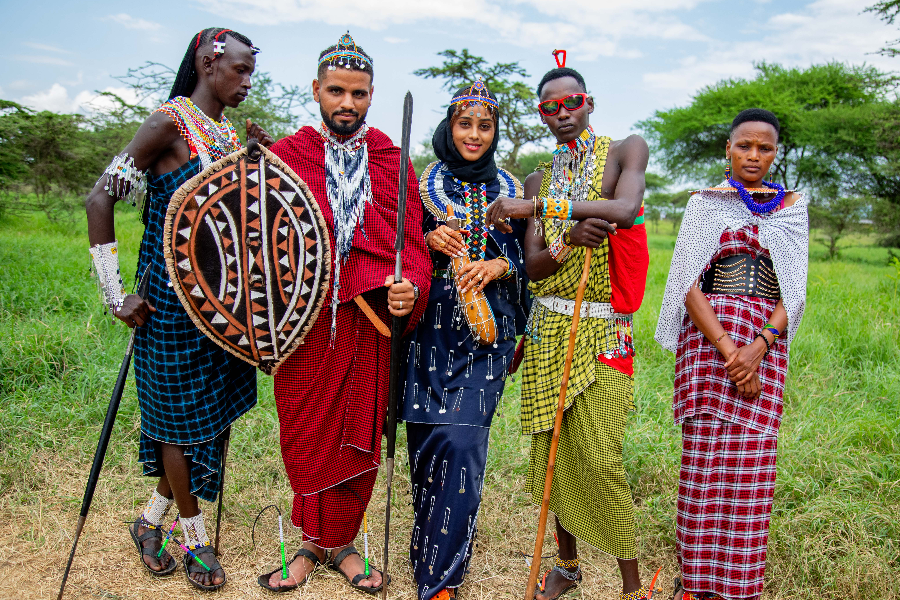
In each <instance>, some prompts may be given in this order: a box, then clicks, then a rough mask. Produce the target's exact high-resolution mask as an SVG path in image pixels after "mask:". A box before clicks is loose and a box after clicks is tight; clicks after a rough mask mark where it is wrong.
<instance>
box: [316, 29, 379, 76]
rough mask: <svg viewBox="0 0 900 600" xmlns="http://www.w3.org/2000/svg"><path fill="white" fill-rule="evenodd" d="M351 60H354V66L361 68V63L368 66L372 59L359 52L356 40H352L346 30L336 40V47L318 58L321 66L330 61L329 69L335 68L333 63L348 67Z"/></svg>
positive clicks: (370, 64)
mask: <svg viewBox="0 0 900 600" xmlns="http://www.w3.org/2000/svg"><path fill="white" fill-rule="evenodd" d="M352 61H356V66H357V67H358V68H360V69H362V68H363V63H365V64H367V65H369V66H370V67H371V66H372V61H371V60H370V59H369V57H368V56H366V55H365V54H363V53H361V52H359V48H358V47H357V46H356V42H354V41H353V37H352V36H351V35H350V32H349V31H348V32H347V33H345V34H344V35H342V36H341V39H339V40H338V43H337V48H335V49H334V50H333V51H331V52H329V53H328V54H326V55H325V56H323V57H322V58H320V59H319V66H320V67H321V66H322V64H323V63H326V62H330V63H331V64H330V65H328V69H329V70H331V71H334V70H335V69H336V68H337V67H336V66H335V64H337V65H343V66H345V67H347V68H348V69H349V68H350V66H351V62H352Z"/></svg>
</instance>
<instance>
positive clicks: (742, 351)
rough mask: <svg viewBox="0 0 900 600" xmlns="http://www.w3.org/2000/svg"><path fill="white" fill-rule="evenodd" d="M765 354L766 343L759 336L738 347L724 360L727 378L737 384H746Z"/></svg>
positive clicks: (754, 373) (754, 374)
mask: <svg viewBox="0 0 900 600" xmlns="http://www.w3.org/2000/svg"><path fill="white" fill-rule="evenodd" d="M765 354H766V344H765V342H763V341H762V340H761V339H759V338H756V339H755V340H753V341H752V342H751V343H749V344H747V345H746V346H741V347H739V348H738V349H737V352H734V353H733V354H731V355H730V356H728V357H727V360H726V361H725V369H726V370H727V371H728V378H729V379H730V380H731V381H732V382H733V383H735V384H737V385H738V386H741V385H746V384H747V383H748V382H749V381H750V380H751V379H752V378H753V377H754V376H756V373H757V370H758V369H759V363H761V362H762V359H763V356H765Z"/></svg>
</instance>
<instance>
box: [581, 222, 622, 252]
mask: <svg viewBox="0 0 900 600" xmlns="http://www.w3.org/2000/svg"><path fill="white" fill-rule="evenodd" d="M615 234H616V224H615V223H607V222H606V221H604V220H603V219H594V218H591V219H585V220H584V221H579V222H578V223H576V224H575V226H574V227H572V228H571V229H570V230H569V243H571V245H573V246H587V247H588V248H597V247H599V246H600V244H602V243H603V240H604V239H606V238H607V237H608V236H610V235H615Z"/></svg>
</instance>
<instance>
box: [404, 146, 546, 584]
mask: <svg viewBox="0 0 900 600" xmlns="http://www.w3.org/2000/svg"><path fill="white" fill-rule="evenodd" d="M421 181H422V183H421V186H420V187H421V192H422V196H423V197H422V200H423V203H425V204H426V206H427V205H428V204H429V203H431V204H432V205H433V204H436V203H437V204H446V203H452V205H453V206H454V209H455V210H454V214H455V216H456V217H460V218H462V219H463V220H464V221H467V225H466V227H465V228H466V229H468V231H469V234H468V236H466V238H467V240H468V243H469V257H470V259H471V260H472V261H476V260H491V259H494V258H499V257H505V258H506V259H507V260H508V261H509V264H510V267H511V269H510V271H511V272H510V273H509V274H508V275H507V276H506V277H505V278H503V279H498V280H494V281H492V282H491V283H489V284H488V285H487V286H486V287H485V288H484V293H485V295H486V296H487V300H488V303H489V304H490V306H491V310H492V311H493V313H494V318H495V320H496V323H497V339H496V342H495V343H494V344H490V345H480V344H478V343H476V342H475V341H474V339H473V336H472V333H471V332H470V330H469V327H468V324H467V323H466V320H465V317H464V315H463V313H462V311H461V309H460V306H459V301H458V299H457V291H456V286H455V285H454V283H453V279H452V276H451V274H450V271H449V268H450V258H449V257H448V256H447V255H445V254H443V253H439V252H432V261H433V263H434V268H435V270H434V277H433V279H432V282H431V292H430V295H429V298H428V306H427V308H426V310H425V314H424V316H423V317H422V320H421V321H420V322H419V325H418V327H417V328H416V329H415V331H414V332H413V333H412V335H411V344H410V348H409V355H408V357H407V369H406V378H405V381H404V383H403V384H402V390H401V397H402V399H403V400H402V406H401V411H400V415H401V418H402V419H403V420H404V421H406V432H407V440H408V449H409V460H410V473H411V480H412V502H413V509H414V512H415V523H414V525H413V534H412V539H411V543H410V560H411V562H412V565H413V572H414V576H415V580H416V583H417V585H418V592H419V593H418V598H419V599H420V600H428V599H430V598H432V597H433V596H434V595H435V594H437V593H438V592H439V591H440V590H442V589H444V588H455V587H458V586H459V585H461V584H462V581H463V577H464V576H465V573H466V570H467V568H468V563H469V559H470V557H471V551H472V542H473V539H474V536H475V531H476V528H477V521H478V509H479V506H480V504H481V490H482V486H483V484H484V473H485V465H486V461H487V449H488V437H489V434H490V426H491V420H492V419H493V416H494V412H495V410H496V408H497V405H498V404H499V402H500V398H501V396H502V395H503V387H504V384H505V380H506V376H507V369H508V368H509V365H510V363H511V361H512V358H513V354H514V352H515V347H516V336H518V335H521V334H522V333H523V332H524V329H525V322H526V317H527V312H528V307H529V304H530V301H529V299H528V291H527V287H528V281H527V279H526V278H525V264H524V255H523V249H522V240H523V238H524V233H525V222H524V221H517V220H513V221H512V222H511V223H510V224H511V226H512V227H513V231H512V233H501V232H500V231H499V230H497V229H494V230H490V231H488V230H486V229H485V228H484V213H485V208H486V207H487V205H488V204H490V202H492V201H493V200H494V199H496V198H497V196H498V195H500V196H510V197H515V196H516V195H518V196H521V186H520V184H519V182H518V181H517V180H515V178H514V177H513V176H512V175H510V174H509V173H507V172H506V171H503V170H502V169H501V170H500V172H499V174H498V176H497V178H496V179H495V180H493V181H490V182H488V183H487V184H484V188H483V190H482V191H484V192H485V193H484V194H483V195H482V194H475V193H469V194H467V193H466V192H471V191H472V185H471V184H466V183H463V182H460V181H459V180H457V179H455V178H454V177H453V175H452V173H450V171H449V170H448V169H447V168H446V166H445V165H444V164H443V163H441V162H437V163H432V164H431V165H429V166H428V167H427V168H426V169H425V171H424V172H423V175H422V178H421ZM479 185H480V184H479ZM467 196H468V197H467ZM439 224H440V222H439V221H438V220H437V219H436V218H435V217H434V216H432V215H431V214H430V213H426V217H425V221H424V224H423V230H424V231H423V232H424V233H427V232H429V231H432V230H434V229H435V228H437V226H438V225H439Z"/></svg>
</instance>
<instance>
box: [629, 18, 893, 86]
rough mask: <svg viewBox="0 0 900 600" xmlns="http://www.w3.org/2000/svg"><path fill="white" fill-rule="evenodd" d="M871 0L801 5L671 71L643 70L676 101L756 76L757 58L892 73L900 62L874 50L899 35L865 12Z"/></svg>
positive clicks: (736, 34) (651, 82) (649, 82)
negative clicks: (861, 66)
mask: <svg viewBox="0 0 900 600" xmlns="http://www.w3.org/2000/svg"><path fill="white" fill-rule="evenodd" d="M869 4H871V1H870V0H815V1H813V2H810V3H809V4H807V5H806V6H804V7H803V8H802V9H800V10H798V11H794V12H785V13H780V14H774V15H772V16H771V17H770V18H769V20H768V21H767V22H765V23H763V24H762V25H761V26H760V27H759V28H758V29H754V28H750V27H748V28H746V29H745V30H736V31H735V32H734V34H733V35H730V36H729V38H728V39H727V41H722V40H717V41H711V42H709V44H708V46H707V52H706V54H700V55H694V56H690V57H687V58H685V59H682V60H681V61H679V63H678V65H677V66H676V67H674V68H673V69H670V70H668V71H658V72H651V73H645V74H644V77H643V79H644V83H645V84H647V86H648V87H649V88H655V89H657V90H659V91H660V92H662V93H664V94H666V98H667V99H671V100H674V101H675V102H676V103H678V102H683V101H686V100H687V99H688V98H689V97H690V95H691V94H692V93H694V92H695V91H697V90H699V89H700V88H702V87H703V86H706V85H711V84H713V83H716V82H717V81H720V80H722V79H726V78H741V77H744V78H746V77H752V76H753V63H754V62H762V61H766V62H774V63H780V64H783V65H785V66H808V65H810V64H822V63H826V62H830V61H839V62H848V63H852V64H861V63H864V62H865V63H868V64H871V65H874V66H877V67H878V68H880V69H882V70H885V71H889V70H894V69H897V68H898V67H900V61H897V60H894V61H892V60H891V59H888V58H884V57H881V56H877V55H875V54H873V53H874V52H876V51H877V50H878V49H879V48H881V47H882V46H883V45H885V44H886V43H887V42H889V41H890V40H892V39H895V38H896V37H897V30H896V28H893V27H889V26H885V25H884V24H883V23H881V22H880V21H879V20H878V19H877V18H876V17H874V16H873V15H871V14H868V13H863V12H862V11H863V10H864V9H865V8H866V6H868V5H869Z"/></svg>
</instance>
